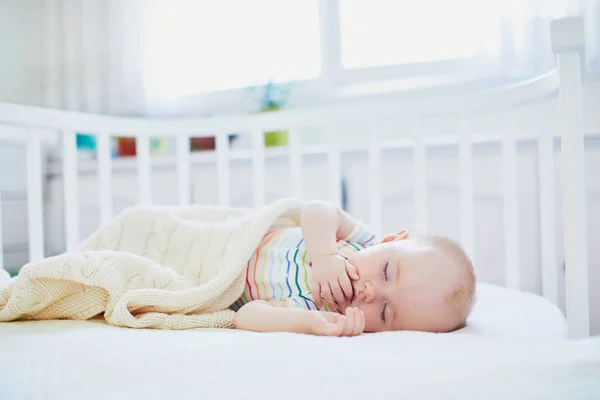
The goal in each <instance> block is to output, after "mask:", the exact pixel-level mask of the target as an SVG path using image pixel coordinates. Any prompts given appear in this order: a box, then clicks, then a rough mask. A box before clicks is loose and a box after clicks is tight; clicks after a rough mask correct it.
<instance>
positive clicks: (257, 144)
mask: <svg viewBox="0 0 600 400" xmlns="http://www.w3.org/2000/svg"><path fill="white" fill-rule="evenodd" d="M252 168H253V172H254V174H253V177H254V187H253V189H254V206H255V207H262V206H263V205H264V204H265V201H266V193H265V173H266V170H265V135H264V133H263V132H262V131H255V132H252Z"/></svg>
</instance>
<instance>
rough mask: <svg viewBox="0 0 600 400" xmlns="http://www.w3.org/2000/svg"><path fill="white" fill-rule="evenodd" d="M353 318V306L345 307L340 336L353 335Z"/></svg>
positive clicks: (354, 316)
mask: <svg viewBox="0 0 600 400" xmlns="http://www.w3.org/2000/svg"><path fill="white" fill-rule="evenodd" d="M355 320H356V313H355V312H354V308H347V309H346V323H345V324H344V331H343V332H342V336H353V334H354V325H355Z"/></svg>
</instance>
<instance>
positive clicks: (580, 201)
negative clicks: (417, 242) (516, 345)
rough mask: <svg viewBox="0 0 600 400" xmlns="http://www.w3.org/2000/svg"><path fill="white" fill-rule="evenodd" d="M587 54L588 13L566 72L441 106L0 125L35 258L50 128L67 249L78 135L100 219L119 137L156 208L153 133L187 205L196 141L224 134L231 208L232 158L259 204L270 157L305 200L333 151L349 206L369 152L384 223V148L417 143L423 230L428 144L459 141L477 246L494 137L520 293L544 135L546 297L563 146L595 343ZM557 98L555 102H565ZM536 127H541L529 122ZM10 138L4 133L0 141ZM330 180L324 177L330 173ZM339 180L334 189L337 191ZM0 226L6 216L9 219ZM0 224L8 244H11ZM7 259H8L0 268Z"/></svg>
mask: <svg viewBox="0 0 600 400" xmlns="http://www.w3.org/2000/svg"><path fill="white" fill-rule="evenodd" d="M583 47H584V38H583V25H582V21H581V19H579V18H567V19H562V20H557V21H554V22H553V24H552V48H553V52H554V53H555V55H556V60H557V68H556V69H555V70H553V71H551V72H549V73H547V74H544V75H543V76H539V77H537V78H535V79H532V80H529V81H527V82H522V83H519V84H516V85H512V86H510V87H504V88H501V89H495V90H491V91H486V92H484V93H482V92H480V93H471V94H468V95H461V96H458V97H457V96H455V95H445V96H441V97H439V98H436V99H435V102H434V103H432V101H431V98H427V99H423V98H421V97H416V98H413V99H410V100H408V101H405V100H400V101H393V102H383V103H381V102H378V103H367V104H366V105H352V106H337V107H329V108H325V109H323V108H321V109H309V110H297V111H282V112H279V113H267V114H259V115H242V116H235V117H223V118H212V119H180V120H168V119H152V120H149V119H138V118H120V117H110V116H101V115H91V114H83V113H77V112H69V111H59V110H51V109H44V108H36V107H29V106H22V105H14V104H0V124H2V125H11V126H14V127H17V128H19V134H18V135H17V134H6V133H5V134H2V133H1V131H0V140H3V141H5V140H8V141H17V142H23V141H24V142H26V149H27V168H28V172H27V193H28V196H27V197H28V206H27V209H28V225H29V230H28V232H29V233H28V234H29V258H30V260H36V259H40V258H43V257H44V256H45V254H44V241H45V237H44V230H43V221H44V218H43V217H44V215H43V210H44V205H43V195H44V193H43V182H42V168H43V159H42V140H41V136H42V134H41V132H42V131H45V130H52V131H55V132H57V133H58V134H59V135H62V139H63V140H62V144H63V160H64V161H63V163H62V176H63V181H64V185H63V186H64V207H65V210H68V211H69V212H66V213H65V216H64V218H65V221H64V222H65V242H66V249H67V251H70V250H74V249H76V248H77V246H78V243H79V242H80V237H79V223H80V221H79V218H80V213H79V203H78V198H77V196H74V195H73V194H74V193H77V188H78V179H79V178H78V176H79V175H78V165H79V163H78V157H77V156H78V155H77V149H76V142H75V135H76V132H93V133H94V134H95V135H97V145H98V148H97V154H98V158H97V165H98V181H99V189H100V190H99V193H100V210H101V223H106V222H107V221H108V220H109V219H111V218H112V217H113V195H112V192H111V162H112V160H111V154H110V152H111V149H110V137H111V135H112V136H116V135H118V136H124V135H130V136H134V137H135V138H136V139H137V141H136V144H137V158H136V162H137V174H138V182H139V187H138V189H139V190H138V192H139V201H140V203H151V202H152V199H151V185H152V182H151V150H150V137H151V136H163V137H165V136H172V137H174V138H176V142H177V149H176V160H177V161H176V171H177V182H178V198H179V203H180V204H188V203H189V202H190V198H191V196H190V185H189V182H190V159H191V157H192V155H191V154H190V150H189V145H188V143H189V137H190V136H194V137H201V136H215V137H216V150H215V151H214V153H212V154H211V155H209V158H210V160H211V161H212V162H213V163H216V167H217V172H218V198H219V203H220V204H222V205H228V204H229V203H230V185H229V178H230V160H232V159H239V158H249V159H251V160H252V165H253V173H252V176H253V188H254V198H253V202H254V204H255V205H257V206H260V205H261V204H264V202H265V160H266V159H267V158H269V157H280V156H286V157H288V160H289V165H290V177H289V178H290V181H291V185H290V186H291V191H290V193H289V195H293V196H302V195H303V189H302V187H301V171H302V164H303V161H302V157H303V156H304V155H307V154H325V155H327V156H328V169H327V171H326V173H327V176H328V179H329V182H330V184H329V188H330V189H329V192H330V193H329V194H328V197H329V198H330V199H331V201H333V202H335V203H338V204H340V203H341V197H342V189H341V185H340V184H339V183H340V181H341V175H342V172H341V161H340V160H341V154H342V152H346V151H364V152H367V154H368V168H369V175H370V177H372V179H370V181H369V183H368V184H369V188H368V191H369V194H370V199H369V201H370V204H369V210H370V214H369V222H370V223H371V224H373V225H374V226H380V225H381V218H382V215H381V204H380V202H381V179H380V165H381V151H382V150H384V149H390V148H409V149H412V152H413V162H414V171H415V174H414V178H415V180H414V185H415V186H414V187H415V191H414V193H415V197H414V201H415V207H416V208H415V209H416V220H417V221H418V222H419V223H420V225H422V226H425V225H426V214H427V209H426V201H427V196H428V193H427V187H426V185H425V179H424V178H425V173H426V157H425V150H426V147H427V146H431V145H439V144H448V145H455V146H458V149H459V162H460V185H461V187H460V210H457V212H460V216H461V221H462V226H461V241H462V243H463V245H464V246H465V248H466V249H468V250H469V249H471V248H472V244H473V240H474V237H473V236H474V234H473V218H474V217H473V182H472V180H473V179H472V176H473V175H472V174H473V168H472V145H473V144H474V143H488V142H490V143H491V142H496V143H498V142H499V143H501V145H502V160H503V161H502V162H503V166H504V167H503V171H504V229H505V237H506V242H505V255H506V286H507V287H510V288H517V289H518V288H520V287H521V282H520V274H519V271H520V270H519V267H520V266H519V259H518V254H519V241H518V239H517V238H518V235H517V232H518V230H519V219H518V214H517V213H518V204H517V185H516V182H517V176H516V174H517V169H516V148H517V147H516V143H517V140H523V139H528V140H535V141H537V145H538V160H539V164H538V169H539V176H540V186H539V191H540V204H539V207H540V232H541V237H540V243H541V260H542V265H543V271H542V277H543V295H544V297H546V298H547V299H549V300H550V301H552V302H553V303H556V302H557V297H558V294H557V290H558V271H557V268H556V267H555V266H556V265H557V256H556V246H555V236H556V229H555V220H556V211H555V203H554V196H553V193H554V170H553V169H554V167H553V165H554V162H553V158H552V157H553V154H554V140H555V139H559V140H560V141H561V153H562V167H561V168H562V171H561V172H562V182H563V187H562V193H563V201H564V210H563V218H564V234H565V238H564V239H565V262H566V264H567V265H568V268H567V269H566V313H567V320H568V326H569V331H570V336H571V337H585V336H589V332H590V323H589V295H588V290H589V288H588V260H587V254H588V253H587V233H586V202H585V197H584V196H585V193H584V187H585V186H584V160H583V155H584V143H583V140H584V128H583V122H582V121H583V105H582V74H581V59H580V51H581V50H582V49H583ZM557 93H558V96H557ZM541 102H544V107H545V108H541V109H540V110H542V111H543V112H545V113H547V114H548V118H547V119H544V118H536V119H531V118H527V115H526V114H527V113H531V110H532V108H531V107H535V105H536V104H538V103H540V104H541ZM388 121H395V122H396V123H398V124H399V126H404V127H406V128H405V129H403V131H405V132H410V133H403V134H401V135H400V136H398V135H396V136H395V137H392V138H384V137H383V135H381V133H380V127H381V125H382V124H383V123H385V122H388ZM532 121H535V122H532ZM348 123H357V124H358V123H368V124H369V126H370V131H369V132H368V136H367V135H365V137H368V138H369V140H365V141H364V144H362V145H359V146H358V147H356V146H350V147H349V146H345V145H343V144H342V142H341V140H340V126H341V124H348ZM306 126H319V127H325V128H326V129H327V132H328V139H327V143H328V144H327V145H322V146H302V145H301V144H300V141H299V136H298V129H299V128H300V127H306ZM281 129H285V130H288V132H289V141H290V142H289V146H288V147H285V148H283V149H270V148H265V147H264V143H263V140H262V133H263V132H265V131H268V130H281ZM228 132H240V133H242V134H247V135H251V138H252V150H251V151H250V152H244V151H233V150H231V149H230V147H229V141H228V136H227V135H228ZM3 135H4V136H3ZM324 173H325V171H324ZM331 183H334V184H331ZM0 222H1V216H0ZM1 233H2V232H1V229H0V248H1V245H2V237H1ZM1 262H2V259H1V258H0V267H1Z"/></svg>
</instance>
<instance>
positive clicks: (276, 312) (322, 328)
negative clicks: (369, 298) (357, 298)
mask: <svg viewBox="0 0 600 400" xmlns="http://www.w3.org/2000/svg"><path fill="white" fill-rule="evenodd" d="M364 327H365V317H364V314H363V313H362V312H361V311H359V310H358V309H356V308H348V309H347V310H346V315H339V314H336V313H331V312H323V311H314V310H304V309H299V308H287V307H285V306H284V305H283V304H282V303H278V302H274V303H269V302H266V301H262V300H255V301H251V302H249V303H246V304H244V306H242V308H240V309H239V310H238V312H237V313H236V314H235V328H236V329H242V330H246V331H254V332H295V333H302V334H311V335H323V336H355V335H360V334H361V333H362V332H363V330H364Z"/></svg>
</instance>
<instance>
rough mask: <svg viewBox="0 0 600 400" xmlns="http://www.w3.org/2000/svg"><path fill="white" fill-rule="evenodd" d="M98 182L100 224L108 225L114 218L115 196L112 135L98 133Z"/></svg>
mask: <svg viewBox="0 0 600 400" xmlns="http://www.w3.org/2000/svg"><path fill="white" fill-rule="evenodd" d="M96 137H97V141H98V181H99V190H100V223H101V224H102V225H106V224H107V223H108V222H109V221H110V219H111V218H112V213H113V196H112V185H111V172H112V166H111V164H112V162H111V151H110V135H109V134H108V133H106V132H101V133H98V135H97V136H96Z"/></svg>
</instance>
